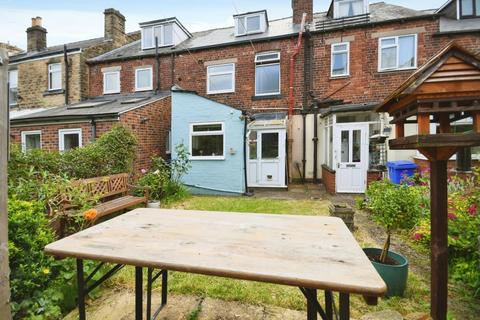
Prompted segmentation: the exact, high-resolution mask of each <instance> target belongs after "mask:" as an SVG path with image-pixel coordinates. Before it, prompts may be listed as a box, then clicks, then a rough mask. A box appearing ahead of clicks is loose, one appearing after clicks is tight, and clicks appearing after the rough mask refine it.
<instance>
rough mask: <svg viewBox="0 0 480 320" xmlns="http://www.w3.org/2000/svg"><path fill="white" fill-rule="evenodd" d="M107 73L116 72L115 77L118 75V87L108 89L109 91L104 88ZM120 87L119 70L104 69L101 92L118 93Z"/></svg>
mask: <svg viewBox="0 0 480 320" xmlns="http://www.w3.org/2000/svg"><path fill="white" fill-rule="evenodd" d="M109 74H116V75H117V77H118V88H116V89H114V90H110V91H107V90H106V88H107V86H106V81H105V79H106V76H107V75H109ZM121 87H122V84H121V79H120V71H105V72H104V73H103V94H112V93H120V88H121Z"/></svg>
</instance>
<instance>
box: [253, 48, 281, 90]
mask: <svg viewBox="0 0 480 320" xmlns="http://www.w3.org/2000/svg"><path fill="white" fill-rule="evenodd" d="M270 54H277V59H267V60H261V61H258V57H260V56H263V55H270ZM265 62H267V63H265ZM273 65H278V67H279V68H278V91H277V92H268V93H258V92H257V80H258V79H257V68H258V67H264V66H273ZM281 92H282V68H281V65H280V52H277V51H269V52H261V53H257V54H256V55H255V96H257V97H265V96H274V95H278V94H281Z"/></svg>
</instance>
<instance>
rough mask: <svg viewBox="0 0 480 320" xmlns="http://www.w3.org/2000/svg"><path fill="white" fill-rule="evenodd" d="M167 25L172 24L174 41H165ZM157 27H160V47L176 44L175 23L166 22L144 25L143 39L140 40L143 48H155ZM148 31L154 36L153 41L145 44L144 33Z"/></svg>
mask: <svg viewBox="0 0 480 320" xmlns="http://www.w3.org/2000/svg"><path fill="white" fill-rule="evenodd" d="M165 25H172V43H165V34H164V32H165ZM155 29H160V37H159V38H158V46H159V47H168V46H173V45H174V44H175V26H174V23H166V24H157V25H151V26H145V27H142V39H141V40H140V42H141V45H142V50H146V49H152V48H155ZM146 32H150V35H151V37H152V43H151V44H150V45H145V42H144V41H143V37H144V34H145V33H146Z"/></svg>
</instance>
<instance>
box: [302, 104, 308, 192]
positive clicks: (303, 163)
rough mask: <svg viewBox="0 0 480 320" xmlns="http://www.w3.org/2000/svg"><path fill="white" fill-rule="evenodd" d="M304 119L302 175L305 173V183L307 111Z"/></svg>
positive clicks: (305, 175) (304, 175)
mask: <svg viewBox="0 0 480 320" xmlns="http://www.w3.org/2000/svg"><path fill="white" fill-rule="evenodd" d="M302 120H303V128H302V129H303V143H302V152H303V155H302V175H303V179H302V181H303V183H305V179H307V174H306V170H307V114H306V112H302Z"/></svg>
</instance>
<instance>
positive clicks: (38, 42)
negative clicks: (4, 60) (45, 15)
mask: <svg viewBox="0 0 480 320" xmlns="http://www.w3.org/2000/svg"><path fill="white" fill-rule="evenodd" d="M46 48H47V29H45V28H44V27H42V18H41V17H35V18H32V26H31V27H30V28H28V29H27V51H28V52H31V51H41V50H45V49H46Z"/></svg>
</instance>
